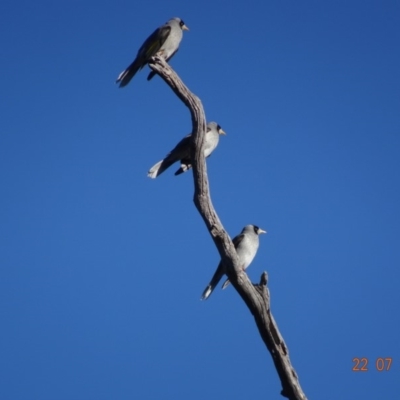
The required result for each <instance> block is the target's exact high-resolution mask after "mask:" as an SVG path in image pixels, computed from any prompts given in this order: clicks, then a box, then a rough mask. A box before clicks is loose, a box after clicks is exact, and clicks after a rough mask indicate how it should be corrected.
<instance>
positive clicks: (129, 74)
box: [115, 58, 143, 88]
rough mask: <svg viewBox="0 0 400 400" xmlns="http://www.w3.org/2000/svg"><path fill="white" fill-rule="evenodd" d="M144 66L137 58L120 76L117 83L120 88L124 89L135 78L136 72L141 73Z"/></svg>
mask: <svg viewBox="0 0 400 400" xmlns="http://www.w3.org/2000/svg"><path fill="white" fill-rule="evenodd" d="M142 67H143V66H142V65H141V64H140V61H139V60H138V59H137V58H136V59H135V61H133V63H132V64H131V65H130V66H129V67H128V68H127V69H125V70H124V71H122V72H121V73H120V74H119V75H118V78H117V80H116V81H115V83H119V87H120V88H122V87H124V86H126V85H127V84H128V83H129V82H130V81H131V79H132V78H133V77H134V76H135V74H136V72H138V71H139V69H141V68H142Z"/></svg>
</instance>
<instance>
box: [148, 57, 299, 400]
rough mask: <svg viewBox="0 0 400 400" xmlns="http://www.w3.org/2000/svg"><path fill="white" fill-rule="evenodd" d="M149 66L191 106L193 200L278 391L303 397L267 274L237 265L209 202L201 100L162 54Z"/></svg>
mask: <svg viewBox="0 0 400 400" xmlns="http://www.w3.org/2000/svg"><path fill="white" fill-rule="evenodd" d="M149 66H150V68H151V69H152V70H154V71H155V72H157V73H158V74H159V75H160V76H161V78H162V79H163V80H164V81H165V82H166V83H167V84H168V85H169V86H170V87H171V89H172V90H173V91H174V93H175V94H176V95H177V96H178V97H179V98H180V99H181V100H182V102H183V103H184V104H185V105H186V107H188V108H189V110H190V114H191V117H192V124H193V131H192V147H191V157H192V165H193V177H194V199H193V201H194V204H195V205H196V208H197V210H198V211H199V213H200V215H201V216H202V218H203V220H204V222H205V224H206V226H207V229H208V231H209V232H210V234H211V237H212V239H213V241H214V243H215V245H216V247H217V249H218V252H219V254H220V256H221V259H222V260H223V262H224V265H225V272H226V274H227V276H228V278H229V280H230V281H231V283H232V285H233V286H234V288H235V289H236V290H237V292H238V293H239V295H240V296H241V298H242V299H243V300H244V302H245V303H246V305H247V307H248V308H249V310H250V312H251V313H252V314H253V316H254V319H255V321H256V324H257V327H258V330H259V332H260V335H261V338H262V340H263V341H264V343H265V345H266V346H267V348H268V350H269V352H270V353H271V356H272V359H273V361H274V364H275V368H276V370H277V372H278V375H279V378H280V380H281V383H282V391H281V395H282V396H284V397H287V398H288V399H291V400H292V399H293V400H300V399H301V400H305V399H306V396H305V394H304V393H303V391H302V389H301V387H300V383H299V379H298V376H297V374H296V372H295V370H294V368H293V367H292V365H291V363H290V359H289V352H288V349H287V347H286V344H285V342H284V340H283V338H282V335H281V334H280V332H279V330H278V327H277V325H276V322H275V320H274V318H273V316H272V314H271V310H270V298H269V290H268V288H267V274H266V272H264V273H263V274H262V276H261V280H260V283H259V284H258V285H253V284H252V283H251V282H250V280H249V278H248V277H247V274H246V273H245V272H244V271H243V270H242V269H241V268H240V266H239V260H238V257H237V254H236V251H235V248H234V246H233V243H232V240H231V239H230V237H229V235H228V233H227V232H226V231H225V229H224V227H223V226H222V223H221V221H220V220H219V218H218V215H217V213H216V212H215V209H214V207H213V205H212V202H211V197H210V189H209V184H208V176H207V167H206V163H205V158H204V152H203V148H204V137H205V128H206V121H205V114H204V109H203V106H202V103H201V101H200V99H199V98H198V97H197V96H195V95H194V94H193V93H191V92H190V90H189V89H188V88H187V87H186V86H185V85H184V83H183V82H182V80H181V79H180V78H179V76H178V75H177V74H176V73H175V71H173V70H172V68H171V67H170V66H169V65H168V64H167V63H166V62H165V61H164V59H163V58H161V57H158V56H155V57H153V58H152V60H151V62H150V63H149Z"/></svg>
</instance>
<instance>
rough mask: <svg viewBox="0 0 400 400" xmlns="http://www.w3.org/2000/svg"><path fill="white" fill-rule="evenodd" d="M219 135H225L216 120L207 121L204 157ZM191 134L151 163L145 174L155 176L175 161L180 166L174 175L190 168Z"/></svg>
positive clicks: (212, 147)
mask: <svg viewBox="0 0 400 400" xmlns="http://www.w3.org/2000/svg"><path fill="white" fill-rule="evenodd" d="M219 135H226V133H225V132H224V131H223V129H222V128H221V127H220V126H219V125H218V124H217V123H216V122H209V123H208V124H207V129H206V139H205V140H206V143H205V147H204V157H208V156H209V155H210V154H211V153H212V152H213V151H214V150H215V148H216V147H217V145H218V142H219ZM191 136H192V135H191V134H189V135H187V136H185V137H184V138H183V139H182V140H181V141H180V142H179V143H178V144H177V145H176V146H175V147H174V148H173V149H172V150H171V151H170V153H168V154H167V156H166V157H165V158H164V159H163V160H161V161H159V162H158V163H157V164H155V165H153V166H152V167H151V168H150V170H149V172H148V173H147V176H148V177H149V178H153V179H154V178H157V176H158V175H160V174H162V173H163V172H164V171H165V170H166V169H167V168H169V167H170V166H171V165H172V164H174V163H176V162H177V161H180V162H181V167H180V168H179V169H178V170H177V171H176V172H175V175H179V174H182V173H184V172H186V171H188V170H189V169H190V168H192V164H191V159H190V138H191Z"/></svg>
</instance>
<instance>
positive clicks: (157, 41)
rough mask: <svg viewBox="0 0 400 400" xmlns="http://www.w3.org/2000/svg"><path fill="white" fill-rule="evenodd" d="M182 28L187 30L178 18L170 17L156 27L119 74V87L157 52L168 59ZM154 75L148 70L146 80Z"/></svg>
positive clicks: (171, 54)
mask: <svg viewBox="0 0 400 400" xmlns="http://www.w3.org/2000/svg"><path fill="white" fill-rule="evenodd" d="M184 30H186V31H188V30H189V28H188V27H187V26H186V25H185V23H184V22H183V21H182V20H181V19H180V18H172V19H170V20H169V21H168V22H166V23H165V24H164V25H162V26H160V27H159V28H158V29H156V30H155V31H154V32H153V33H152V34H151V35H150V36H149V37H148V38H147V39H146V41H145V42H144V43H143V44H142V47H141V48H140V49H139V51H138V53H137V55H136V58H135V60H134V61H133V62H132V64H131V65H130V66H129V67H128V68H127V69H125V70H124V71H122V72H121V73H120V74H119V76H118V78H117V81H116V83H119V87H124V86H126V85H127V84H128V83H129V82H130V80H131V79H132V78H133V77H134V76H135V74H136V72H137V71H139V70H140V69H142V68H143V67H144V66H145V65H146V64H147V63H148V62H149V60H150V58H151V57H153V56H155V55H156V54H157V53H160V54H161V56H162V57H164V59H165V60H166V61H169V60H170V59H171V58H172V56H173V55H174V54H175V53H176V52H177V51H178V49H179V43H180V42H181V40H182V36H183V32H182V31H184ZM154 75H155V72H153V71H152V72H150V74H149V76H148V77H147V80H150V79H151V78H152V77H153V76H154Z"/></svg>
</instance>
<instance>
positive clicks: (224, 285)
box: [221, 279, 231, 289]
mask: <svg viewBox="0 0 400 400" xmlns="http://www.w3.org/2000/svg"><path fill="white" fill-rule="evenodd" d="M230 283H231V282H230V280H229V279H227V280H226V281H225V282H224V283H223V284H222V286H221V287H222V289H225V288H226V287H227V286H229V284H230Z"/></svg>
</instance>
